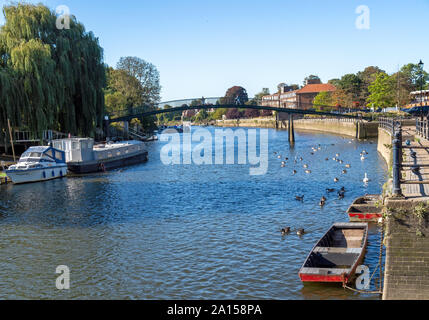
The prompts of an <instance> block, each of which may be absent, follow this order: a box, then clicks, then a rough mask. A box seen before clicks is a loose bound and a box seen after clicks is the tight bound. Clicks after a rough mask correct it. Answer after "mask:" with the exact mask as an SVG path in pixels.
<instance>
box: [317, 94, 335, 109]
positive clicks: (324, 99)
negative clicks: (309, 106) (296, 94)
mask: <svg viewBox="0 0 429 320" xmlns="http://www.w3.org/2000/svg"><path fill="white" fill-rule="evenodd" d="M313 104H314V107H315V109H316V110H317V111H331V109H332V108H329V107H330V106H333V105H335V101H334V99H333V97H332V93H331V92H326V91H324V92H320V93H319V94H318V95H317V96H316V98H314V101H313ZM327 106H328V107H327Z"/></svg>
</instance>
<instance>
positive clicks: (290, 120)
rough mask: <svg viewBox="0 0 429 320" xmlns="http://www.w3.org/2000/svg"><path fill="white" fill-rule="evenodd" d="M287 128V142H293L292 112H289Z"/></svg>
mask: <svg viewBox="0 0 429 320" xmlns="http://www.w3.org/2000/svg"><path fill="white" fill-rule="evenodd" d="M288 130H289V143H290V144H295V128H294V125H293V114H292V113H291V114H289V125H288Z"/></svg>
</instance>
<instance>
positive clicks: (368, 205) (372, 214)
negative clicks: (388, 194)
mask: <svg viewBox="0 0 429 320" xmlns="http://www.w3.org/2000/svg"><path fill="white" fill-rule="evenodd" d="M382 211H383V208H382V206H381V196H380V195H366V196H363V197H360V198H358V199H356V200H355V201H354V202H353V203H352V205H351V206H350V208H349V209H348V211H347V214H348V215H349V218H350V221H351V222H377V221H378V220H379V219H380V218H382V217H383V212H382Z"/></svg>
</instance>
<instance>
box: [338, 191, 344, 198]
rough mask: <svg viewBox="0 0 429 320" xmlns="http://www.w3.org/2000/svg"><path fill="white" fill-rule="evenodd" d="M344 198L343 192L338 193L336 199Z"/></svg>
mask: <svg viewBox="0 0 429 320" xmlns="http://www.w3.org/2000/svg"><path fill="white" fill-rule="evenodd" d="M344 197H345V194H344V192H338V199H340V200H342V199H344Z"/></svg>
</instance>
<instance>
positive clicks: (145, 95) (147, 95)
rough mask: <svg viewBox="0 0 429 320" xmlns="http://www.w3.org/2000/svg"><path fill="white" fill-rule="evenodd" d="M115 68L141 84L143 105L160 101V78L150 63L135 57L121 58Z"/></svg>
mask: <svg viewBox="0 0 429 320" xmlns="http://www.w3.org/2000/svg"><path fill="white" fill-rule="evenodd" d="M116 67H117V69H119V70H124V71H126V72H127V73H128V74H129V75H130V76H132V77H134V78H136V79H137V80H138V81H139V82H140V83H141V86H142V93H141V94H142V97H141V98H142V103H143V104H156V103H158V102H159V101H160V93H161V85H160V84H159V79H160V76H159V72H158V70H157V69H156V67H155V66H154V65H153V64H152V63H149V62H146V61H145V60H143V59H140V58H137V57H122V58H121V59H120V60H119V62H118V64H117V66H116Z"/></svg>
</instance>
